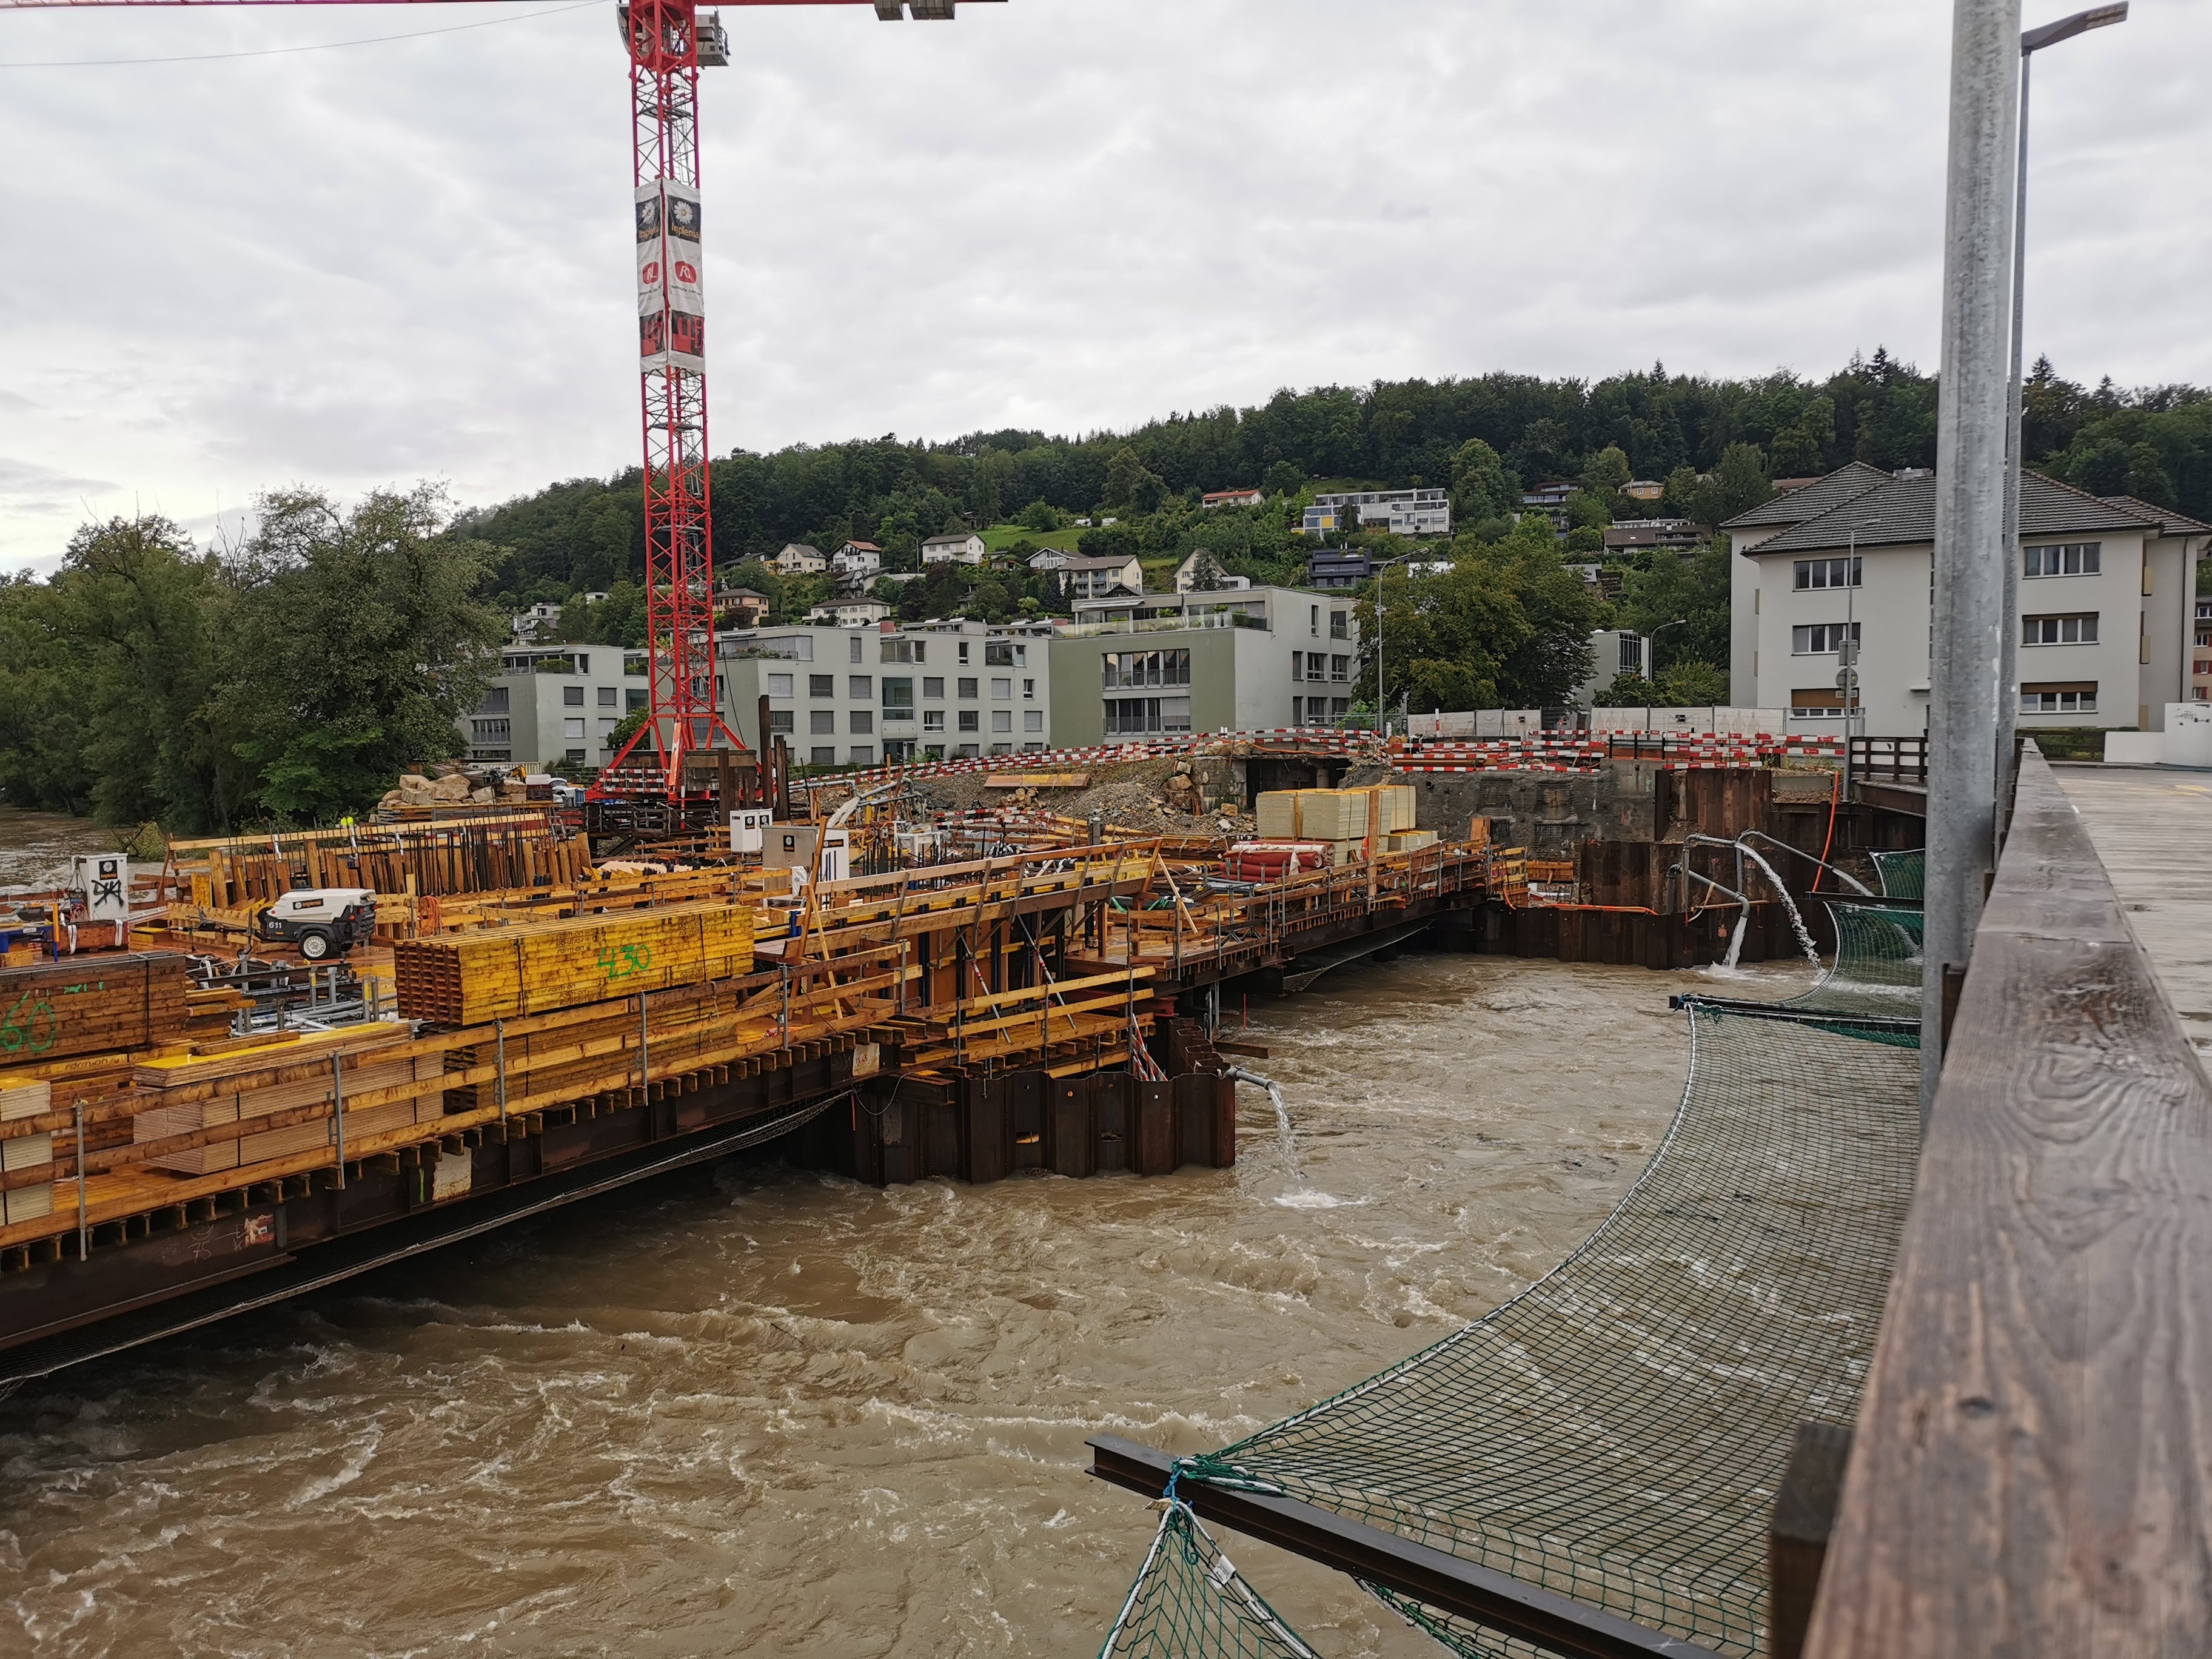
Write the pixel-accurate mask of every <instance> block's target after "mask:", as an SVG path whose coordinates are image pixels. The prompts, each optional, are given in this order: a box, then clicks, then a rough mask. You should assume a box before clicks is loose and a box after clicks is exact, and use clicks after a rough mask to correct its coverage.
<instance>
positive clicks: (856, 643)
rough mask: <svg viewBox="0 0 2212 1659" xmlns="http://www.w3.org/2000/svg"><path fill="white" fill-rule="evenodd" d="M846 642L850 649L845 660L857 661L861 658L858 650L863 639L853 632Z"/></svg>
mask: <svg viewBox="0 0 2212 1659" xmlns="http://www.w3.org/2000/svg"><path fill="white" fill-rule="evenodd" d="M847 643H848V644H849V645H850V646H851V647H852V650H851V651H850V652H849V653H848V654H847V656H846V660H847V661H848V662H859V661H860V660H862V658H861V655H860V651H861V647H862V644H863V641H862V640H861V638H860V635H858V634H855V635H853V637H852V638H851V639H850V640H849V641H847Z"/></svg>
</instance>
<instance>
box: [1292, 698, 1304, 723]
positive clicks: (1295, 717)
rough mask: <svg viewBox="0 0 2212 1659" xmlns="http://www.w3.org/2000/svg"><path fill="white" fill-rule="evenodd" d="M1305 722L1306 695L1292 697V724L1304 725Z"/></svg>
mask: <svg viewBox="0 0 2212 1659" xmlns="http://www.w3.org/2000/svg"><path fill="white" fill-rule="evenodd" d="M1305 723H1306V700H1305V699H1304V697H1292V698H1291V725H1293V726H1304V724H1305Z"/></svg>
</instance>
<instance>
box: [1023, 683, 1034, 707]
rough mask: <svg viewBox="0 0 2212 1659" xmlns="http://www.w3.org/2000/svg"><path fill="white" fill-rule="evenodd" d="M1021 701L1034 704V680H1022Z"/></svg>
mask: <svg viewBox="0 0 2212 1659" xmlns="http://www.w3.org/2000/svg"><path fill="white" fill-rule="evenodd" d="M1022 701H1023V702H1036V681H1035V680H1024V681H1023V682H1022Z"/></svg>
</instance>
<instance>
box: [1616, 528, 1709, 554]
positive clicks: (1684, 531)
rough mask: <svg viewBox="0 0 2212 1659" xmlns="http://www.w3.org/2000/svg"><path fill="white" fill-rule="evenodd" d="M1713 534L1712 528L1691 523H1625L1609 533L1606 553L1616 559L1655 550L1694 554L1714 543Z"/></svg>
mask: <svg viewBox="0 0 2212 1659" xmlns="http://www.w3.org/2000/svg"><path fill="white" fill-rule="evenodd" d="M1712 533H1713V527H1712V526H1711V525H1705V524H1694V523H1692V521H1691V520H1687V519H1621V520H1616V521H1615V522H1614V523H1613V525H1612V526H1610V527H1609V528H1607V531H1606V532H1605V550H1606V553H1607V556H1610V557H1613V558H1618V557H1620V556H1621V555H1622V554H1624V553H1639V552H1642V551H1643V550H1644V549H1646V548H1652V547H1665V548H1671V549H1673V550H1674V551H1676V552H1678V553H1682V554H1690V553H1694V552H1696V551H1697V550H1698V549H1699V548H1701V547H1703V546H1704V545H1705V544H1706V542H1708V541H1709V540H1711V538H1712Z"/></svg>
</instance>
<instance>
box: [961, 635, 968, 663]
mask: <svg viewBox="0 0 2212 1659" xmlns="http://www.w3.org/2000/svg"><path fill="white" fill-rule="evenodd" d="M960 660H961V661H963V662H966V661H967V660H968V641H965V640H963V641H960Z"/></svg>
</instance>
